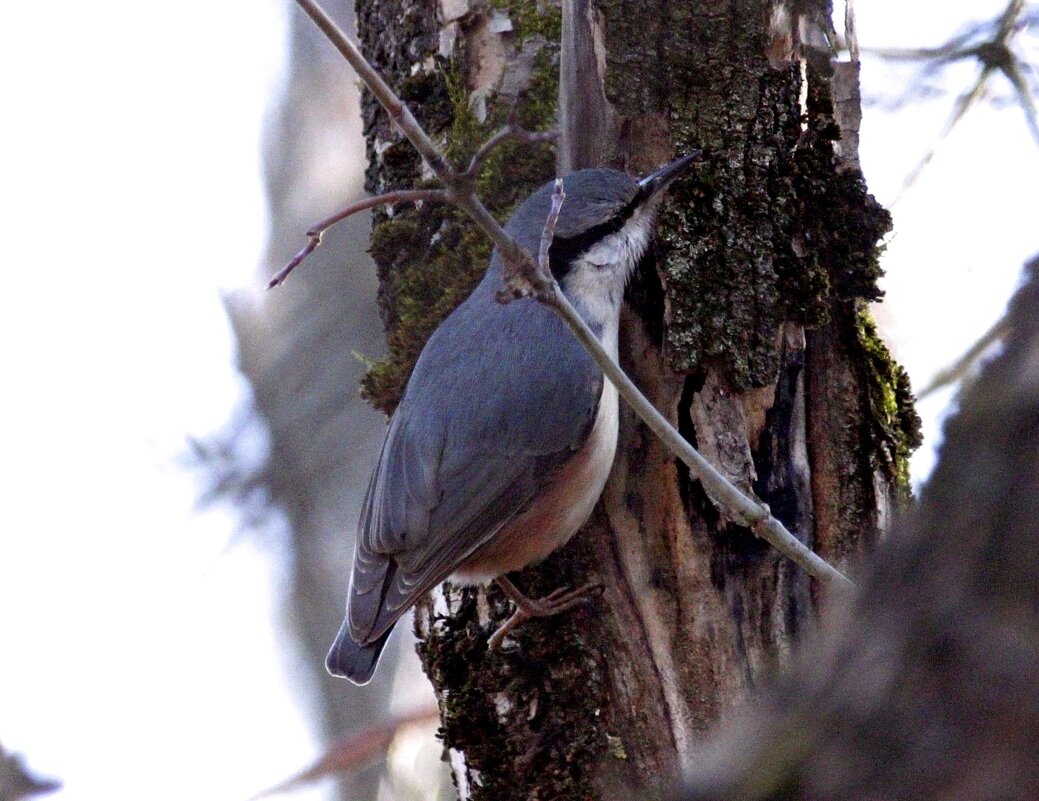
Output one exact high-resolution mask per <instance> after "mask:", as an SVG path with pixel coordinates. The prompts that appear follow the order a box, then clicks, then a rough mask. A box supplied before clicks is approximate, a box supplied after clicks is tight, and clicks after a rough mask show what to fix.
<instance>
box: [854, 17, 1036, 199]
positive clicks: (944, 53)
mask: <svg viewBox="0 0 1039 801" xmlns="http://www.w3.org/2000/svg"><path fill="white" fill-rule="evenodd" d="M1023 11H1024V0H1010V1H1009V2H1008V3H1007V6H1006V8H1004V9H1003V12H1002V13H1001V14H1000V15H999V17H998V18H997V19H995V20H992V21H990V22H987V23H983V24H981V25H976V26H973V27H972V28H970V29H969V30H967V31H966V32H964V33H961V34H959V35H957V36H954V37H953V38H951V39H949V40H948V41H947V42H945V44H943V45H940V46H938V47H927V48H919V49H913V50H904V49H897V48H896V49H876V50H871V51H869V52H871V53H873V54H875V55H878V56H880V57H881V58H887V59H893V60H903V61H930V62H932V64H931V69H935V68H938V67H940V66H944V65H947V64H951V63H953V62H956V61H962V60H965V59H976V60H977V62H978V63H979V64H980V65H981V71H980V72H979V73H978V78H977V80H976V81H975V82H974V85H973V86H972V87H971V89H970V90H969V91H967V92H964V93H963V94H962V95H960V97H959V98H957V100H956V105H955V107H954V108H953V112H952V114H951V115H950V117H949V119H948V121H947V122H946V123H945V126H944V127H943V128H942V130H941V132H940V133H939V134H938V136H937V138H936V139H935V142H934V144H933V145H931V147H930V148H929V149H928V151H927V152H926V153H925V154H924V156H923V157H922V158H921V159H920V161H919V162H918V163H917V165H916V166H915V167H914V168H913V169H912V171H910V173H909V174H908V175H907V176H906V179H905V181H904V182H903V184H902V188H901V189H900V190H899V193H898V195H897V196H896V197H895V199H894V200H893V201H892V202H891V206H895V205H896V204H897V203H898V202H899V201H901V199H902V198H903V197H904V196H905V194H906V192H908V191H909V189H911V188H912V187H913V185H914V184H915V183H916V181H917V180H918V179H919V177H920V174H921V173H922V172H923V170H924V169H925V168H926V167H927V165H928V164H930V163H931V160H932V159H933V158H934V155H935V153H936V151H937V149H938V146H939V145H940V144H941V143H942V142H943V141H944V140H945V139H946V138H947V137H948V136H949V134H951V133H952V131H953V129H955V128H956V126H957V125H958V124H959V123H960V121H961V120H962V119H963V118H964V117H965V116H966V114H967V112H968V111H970V109H971V108H973V107H974V106H975V105H976V104H977V102H978V101H979V100H980V99H981V97H982V96H983V95H984V92H985V88H986V87H987V85H988V83H989V79H990V78H991V77H992V74H993V73H994V72H996V71H997V70H998V71H999V72H1001V73H1002V74H1003V75H1004V76H1006V79H1007V81H1009V82H1010V84H1011V86H1012V87H1013V89H1014V92H1015V94H1016V95H1017V98H1018V101H1019V102H1020V104H1021V109H1022V111H1024V114H1025V122H1026V124H1027V125H1028V131H1029V133H1030V134H1031V135H1032V138H1033V139H1035V141H1036V144H1037V145H1039V114H1037V111H1036V107H1035V102H1034V101H1033V99H1032V95H1031V92H1030V91H1029V88H1028V84H1027V83H1026V81H1025V80H1024V77H1023V76H1022V74H1021V69H1020V59H1019V58H1018V57H1017V56H1016V55H1015V54H1014V52H1013V51H1012V50H1011V49H1010V43H1011V39H1012V37H1013V36H1014V35H1015V34H1017V33H1019V32H1020V31H1021V30H1023V29H1024V28H1025V27H1026V26H1027V24H1028V22H1029V21H1030V20H1031V17H1030V16H1029V15H1025V16H1022V13H1023ZM982 33H985V34H987V37H986V38H985V39H984V40H983V41H980V42H979V41H978V37H979V36H981V35H982ZM928 71H930V70H928Z"/></svg>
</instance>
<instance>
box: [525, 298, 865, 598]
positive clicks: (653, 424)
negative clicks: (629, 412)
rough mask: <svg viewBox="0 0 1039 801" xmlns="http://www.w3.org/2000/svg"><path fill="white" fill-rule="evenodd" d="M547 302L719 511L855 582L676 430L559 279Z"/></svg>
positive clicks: (843, 581)
mask: <svg viewBox="0 0 1039 801" xmlns="http://www.w3.org/2000/svg"><path fill="white" fill-rule="evenodd" d="M545 303H547V304H548V305H549V306H550V307H551V308H552V309H553V310H554V311H555V312H556V313H557V314H558V315H559V316H560V317H562V318H563V319H564V320H565V321H566V323H567V325H569V326H570V329H571V330H572V331H573V332H574V334H575V335H576V336H577V338H578V340H580V342H581V344H582V345H584V347H585V348H586V349H587V351H588V353H589V354H591V356H592V358H593V359H595V362H596V364H598V365H599V367H600V368H602V371H603V373H605V374H606V377H607V378H609V380H610V381H611V382H612V383H613V385H614V386H615V387H617V392H618V393H619V394H620V396H621V397H622V398H624V400H625V401H626V402H627V403H628V405H629V406H631V408H632V409H633V410H634V412H635V414H637V415H638V416H639V417H640V418H641V419H642V421H643V422H644V423H645V424H646V425H647V426H649V428H650V429H651V430H652V431H653V433H654V434H656V435H657V436H658V437H659V438H660V440H661V442H663V443H664V445H665V446H667V448H668V450H670V451H671V452H672V453H673V454H674V455H675V456H677V457H678V458H679V459H681V460H682V462H683V464H685V466H686V467H688V468H689V472H690V473H692V474H693V476H694V477H696V478H697V479H699V480H700V483H701V484H703V487H704V489H705V490H706V491H707V494H708V495H709V496H710V497H711V499H712V500H713V501H714V502H715V504H716V505H717V506H718V508H719V510H720V511H722V512H723V513H724V514H726V516H727V517H728V518H729V519H730V520H732V521H733V522H734V523H737V524H739V525H742V526H746V527H747V528H749V529H750V530H751V531H753V532H754V533H755V534H757V535H758V536H759V537H761V538H762V539H764V540H766V541H767V542H768V543H770V544H771V545H772V546H773V547H774V548H775V549H776V550H777V551H779V552H780V553H781V554H783V555H784V556H786V557H788V558H789V559H791V560H792V561H794V562H796V563H797V564H798V565H800V566H801V567H803V568H804V569H805V571H806V572H807V573H808V574H809V575H811V576H815V577H816V578H818V579H822V580H823V581H827V582H830V583H831V584H833V585H835V586H837V587H840V588H842V589H848V588H851V587H852V586H853V585H852V582H851V581H850V580H849V579H848V578H847V577H846V576H845V575H844V574H843V573H841V572H840V571H839V570H837V569H836V568H835V567H833V565H831V564H830V563H829V562H827V561H826V560H824V559H823V558H822V557H821V556H819V555H818V554H817V553H815V552H814V551H812V550H811V549H810V548H808V546H806V545H805V544H804V543H803V542H801V541H800V540H799V539H797V537H795V536H794V535H793V534H791V533H790V532H789V531H788V530H787V529H786V527H785V526H784V525H783V524H782V523H780V522H779V521H778V520H777V519H776V518H775V517H773V516H772V512H771V511H770V510H769V508H768V506H767V505H766V504H764V503H762V502H761V501H759V500H757V499H754V498H751V497H750V496H748V495H745V494H744V493H743V492H742V491H741V490H739V489H738V488H737V487H736V485H734V484H733V483H732V482H730V481H729V480H728V479H727V478H725V476H723V475H722V474H721V473H720V472H719V471H718V470H717V469H716V468H715V467H714V465H712V464H711V463H710V462H709V461H707V459H706V458H704V457H703V456H702V455H701V454H700V452H699V451H697V450H696V448H694V447H693V446H692V445H690V444H689V443H688V442H687V441H686V439H685V438H684V437H683V436H682V435H681V434H680V433H678V430H677V429H676V428H675V427H674V426H672V425H671V423H670V422H668V420H667V418H665V417H664V415H662V414H661V413H660V412H659V411H657V408H656V407H655V406H654V405H653V404H652V403H650V402H649V399H648V398H646V396H645V395H643V394H642V392H641V391H640V390H639V388H638V387H637V386H635V384H634V382H633V381H632V380H631V379H630V378H628V375H627V373H625V372H624V371H623V370H622V369H621V368H620V366H619V365H618V364H617V363H616V362H615V361H614V360H613V358H612V357H611V356H610V355H609V354H608V353H607V352H606V349H605V348H603V346H602V344H601V343H600V342H599V340H598V338H597V337H596V336H595V334H594V332H593V331H592V329H590V328H589V327H588V325H587V323H585V321H584V318H582V317H581V315H580V314H578V313H577V310H576V309H574V307H573V304H571V303H570V301H569V300H568V299H567V297H566V295H564V294H563V291H562V290H561V289H560V288H559V284H557V283H554V282H553V286H552V295H551V296H550V297H549V298H548V299H547V300H545Z"/></svg>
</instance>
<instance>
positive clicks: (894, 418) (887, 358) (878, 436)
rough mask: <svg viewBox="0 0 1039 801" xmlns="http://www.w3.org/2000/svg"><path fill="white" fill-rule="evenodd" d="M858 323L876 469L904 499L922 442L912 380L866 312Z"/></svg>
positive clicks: (867, 311)
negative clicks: (912, 462) (912, 459)
mask: <svg viewBox="0 0 1039 801" xmlns="http://www.w3.org/2000/svg"><path fill="white" fill-rule="evenodd" d="M857 322H858V327H857V330H858V335H859V345H860V347H861V348H862V350H863V351H864V352H865V354H866V369H867V376H866V378H867V382H868V389H869V407H870V414H869V418H868V419H869V421H870V425H871V426H872V428H873V435H872V436H871V437H870V438H869V441H870V443H871V444H872V446H873V453H872V454H871V459H872V463H873V467H874V469H879V470H881V471H883V473H884V475H886V476H887V477H888V480H889V481H890V482H891V483H892V485H893V486H894V487H895V490H896V492H897V493H898V496H899V497H900V498H902V499H905V498H908V497H909V495H910V492H911V490H910V485H909V457H910V455H911V454H912V453H913V451H914V450H916V449H917V448H918V447H920V443H921V442H922V435H921V433H920V416H919V415H918V414H917V413H916V407H915V406H914V403H913V391H912V388H911V387H910V385H909V376H908V375H907V374H906V371H905V370H904V369H903V368H902V366H901V365H900V364H898V363H897V362H896V361H895V359H894V357H893V356H892V355H891V351H889V350H888V348H887V345H885V344H884V340H883V339H882V338H881V336H880V334H879V333H878V332H877V325H876V323H875V322H874V320H873V315H872V314H870V312H869V310H868V309H867V308H865V307H863V308H862V309H861V310H860V311H859V315H858V321H857Z"/></svg>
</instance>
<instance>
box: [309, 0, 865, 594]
mask: <svg viewBox="0 0 1039 801" xmlns="http://www.w3.org/2000/svg"><path fill="white" fill-rule="evenodd" d="M296 2H297V3H298V4H299V5H300V6H301V7H302V8H303V10H304V11H306V12H307V14H308V15H309V16H310V18H311V19H313V20H314V22H315V23H317V25H318V27H319V28H320V29H321V30H322V32H324V34H325V35H326V36H327V37H328V38H329V39H330V40H331V42H332V44H334V45H335V47H336V49H338V50H339V52H340V53H342V54H343V56H344V57H345V58H346V60H347V61H348V62H349V63H350V65H351V66H352V67H353V68H354V69H355V70H356V71H357V74H358V75H359V76H360V78H361V80H362V81H363V82H364V83H365V85H366V86H367V87H368V88H369V89H370V90H371V92H372V94H373V95H374V96H375V98H376V99H377V100H378V101H379V103H380V104H381V105H382V106H383V108H385V109H386V111H387V113H389V115H390V118H391V119H392V120H393V121H394V122H395V123H396V124H397V126H398V127H399V128H400V130H401V131H402V132H403V133H404V135H405V136H406V137H407V138H408V140H409V141H410V142H411V143H412V144H413V145H414V146H415V149H416V150H418V152H419V154H420V155H421V156H422V158H423V159H424V160H425V162H426V164H428V165H429V167H430V169H432V170H433V172H434V173H435V174H436V176H437V178H439V179H440V181H441V182H442V183H443V184H444V187H445V188H444V195H445V199H446V200H447V201H449V202H451V203H453V204H454V205H455V206H457V207H458V208H460V209H462V210H463V211H465V212H466V213H468V214H469V216H470V217H471V218H472V220H473V222H475V223H476V225H477V226H478V227H479V228H480V229H481V230H482V231H483V232H484V233H486V234H487V235H488V236H489V237H490V239H491V241H492V242H493V243H494V245H495V247H496V248H497V249H498V254H499V255H500V256H501V259H502V263H503V266H504V269H503V271H502V272H503V275H502V277H503V279H504V282H505V287H506V288H505V291H504V293H501V294H500V295H499V300H501V301H503V302H504V301H508V300H510V299H513V298H518V297H533V298H535V299H536V300H538V301H540V302H541V303H544V304H545V305H547V306H548V307H549V308H551V309H553V310H554V311H555V312H556V313H557V314H558V315H559V316H560V317H562V318H563V320H564V321H565V322H566V324H567V325H568V326H569V327H570V329H571V330H572V331H573V332H574V335H575V336H576V337H577V339H578V340H579V341H580V342H581V344H582V345H584V347H585V348H586V349H587V350H588V352H589V354H590V355H591V356H592V358H594V359H595V361H596V363H597V364H598V365H599V367H600V368H601V369H602V371H603V373H604V374H605V375H606V376H607V378H609V380H610V381H611V382H612V383H613V384H614V385H615V386H616V387H617V390H618V392H619V394H620V395H621V396H622V397H623V398H624V400H625V401H627V403H628V404H630V405H631V407H632V409H633V410H634V411H635V413H636V414H637V415H638V416H639V417H640V418H641V419H642V420H643V421H644V422H645V423H646V425H648V426H649V427H650V429H652V430H653V432H654V433H656V434H657V436H659V437H660V439H661V441H663V443H664V444H665V446H667V448H668V449H669V450H670V451H671V452H672V453H674V454H675V455H676V456H677V457H678V458H679V459H681V460H682V461H683V462H684V463H685V464H686V466H687V467H688V468H689V470H690V472H691V473H692V474H693V476H695V477H696V478H697V479H699V480H700V481H701V483H702V484H703V486H704V489H705V490H706V491H707V492H708V494H709V495H710V496H711V497H712V498H713V499H714V500H715V501H716V502H717V503H719V504H720V505H721V508H722V511H723V512H726V511H727V512H728V514H729V516H730V519H732V520H733V521H734V522H736V523H738V524H740V525H745V526H747V527H748V528H750V529H751V530H752V531H754V533H755V534H757V535H758V536H761V537H763V538H764V539H765V540H767V541H768V542H770V543H771V544H772V545H773V546H774V547H775V548H776V549H777V550H779V551H780V553H782V554H784V555H785V556H787V557H789V558H790V559H792V560H793V561H795V562H796V563H797V564H799V565H800V566H801V567H803V568H804V569H805V570H806V571H807V572H808V573H809V574H810V575H812V576H815V577H816V578H819V579H822V580H825V581H829V582H831V583H832V584H835V585H837V586H841V587H850V586H852V584H851V582H850V581H849V580H848V579H847V578H846V577H845V576H844V575H843V574H842V573H841V572H840V571H838V570H837V569H836V568H835V567H833V566H832V565H830V564H828V563H827V562H826V561H825V560H824V559H822V558H821V557H820V556H819V555H818V554H815V553H813V552H812V551H811V550H810V549H809V548H808V547H806V546H805V545H804V544H803V543H802V542H801V541H800V540H798V539H797V538H796V537H795V536H794V535H793V534H791V533H790V532H789V531H787V529H786V528H785V527H784V526H783V524H782V523H780V522H779V521H778V520H776V519H775V518H774V517H773V516H772V514H771V512H770V511H769V509H768V507H767V506H766V505H765V504H763V503H761V502H759V501H757V500H755V499H753V498H751V497H749V496H747V495H745V494H744V493H743V492H742V491H741V490H739V489H738V488H737V487H736V486H735V485H733V484H732V483H731V482H729V480H728V479H726V478H725V477H724V476H723V475H722V474H721V473H720V472H718V470H716V469H715V468H714V467H713V466H712V465H711V463H710V462H708V461H707V460H706V459H705V458H704V457H703V456H701V455H700V454H699V453H698V452H697V451H696V449H695V448H693V447H692V446H691V445H690V444H689V443H688V442H686V441H685V439H684V438H683V437H682V435H681V434H680V433H679V432H678V431H677V430H676V429H675V428H674V426H672V425H671V424H670V423H669V422H668V421H667V419H666V418H665V417H664V416H663V415H662V414H660V412H658V411H657V410H656V408H655V407H654V406H653V404H652V403H650V402H649V400H647V399H646V397H645V396H644V395H643V394H642V393H641V392H640V391H639V389H638V387H636V386H635V384H634V383H633V382H632V381H631V379H630V378H628V376H627V375H626V374H625V372H624V371H623V370H622V369H621V368H620V366H619V365H618V364H617V363H616V362H615V361H614V360H613V358H612V357H611V356H610V355H609V354H608V353H607V352H606V350H605V349H604V348H603V346H602V344H601V343H600V342H599V340H598V338H596V336H595V334H594V333H592V330H591V329H590V328H589V327H588V325H587V324H586V323H585V321H584V319H583V318H582V317H581V315H580V314H578V313H577V311H576V310H575V309H574V307H573V305H571V303H570V301H569V300H567V298H566V296H565V295H564V294H563V291H562V290H561V289H560V287H559V284H558V283H557V282H556V280H555V279H554V278H553V277H552V273H551V271H550V270H547V269H545V270H542V269H540V268H539V265H538V262H536V261H535V260H534V258H533V257H532V256H531V254H530V253H528V252H527V250H526V249H525V248H523V247H522V246H520V244H519V243H518V242H516V241H515V240H514V239H513V238H512V237H510V236H509V235H508V234H507V233H505V230H504V229H503V228H502V227H501V226H500V225H499V224H498V222H497V220H495V219H494V217H492V216H491V214H490V212H488V211H487V209H486V207H485V206H484V205H483V204H482V203H481V202H480V200H479V198H477V197H476V194H475V193H474V191H473V181H472V178H471V176H467V175H466V174H465V173H458V172H455V171H453V170H452V169H451V167H450V166H449V165H448V163H447V161H446V160H445V159H444V157H443V156H442V155H441V154H440V151H439V150H437V148H436V145H434V144H433V142H432V141H431V140H430V138H429V136H428V135H427V134H426V132H425V131H423V130H422V128H421V127H420V126H419V124H418V122H417V121H416V120H415V117H414V115H413V114H412V113H411V111H410V110H409V109H408V108H407V106H405V105H404V103H403V102H402V101H401V100H400V99H399V98H398V97H397V96H396V95H395V94H394V93H393V90H392V89H390V87H389V86H388V85H387V84H386V82H385V81H383V79H382V78H381V77H380V76H379V74H378V73H377V72H376V71H375V69H374V68H373V67H372V66H371V65H370V64H369V63H368V62H367V61H366V60H365V58H364V56H363V55H361V52H360V50H358V49H357V47H356V46H355V45H354V44H353V43H352V42H351V41H350V40H349V39H347V38H346V35H345V34H343V32H342V31H341V30H339V28H338V27H337V26H336V24H335V23H334V22H333V21H332V20H331V19H329V17H328V16H327V15H326V14H325V12H324V11H323V10H322V9H321V7H320V6H319V5H318V4H317V3H315V2H314V0H296ZM499 141H503V139H499ZM481 150H485V148H481ZM477 153H478V154H479V151H477ZM562 199H563V193H562V181H561V180H559V181H557V183H556V191H555V192H554V194H553V200H552V210H551V212H550V213H549V217H548V220H546V224H545V230H544V231H543V233H542V239H541V248H540V249H539V250H541V251H544V253H543V255H542V260H543V261H544V262H546V267H547V260H548V254H547V249H548V246H549V245H551V242H552V235H553V230H554V227H555V220H556V219H558V214H559V206H560V205H561V204H562ZM546 239H547V245H546Z"/></svg>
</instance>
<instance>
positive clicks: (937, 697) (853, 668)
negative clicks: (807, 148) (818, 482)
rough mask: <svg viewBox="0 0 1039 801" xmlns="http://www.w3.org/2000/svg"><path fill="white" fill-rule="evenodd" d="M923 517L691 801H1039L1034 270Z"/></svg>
mask: <svg viewBox="0 0 1039 801" xmlns="http://www.w3.org/2000/svg"><path fill="white" fill-rule="evenodd" d="M1008 321H1009V324H1010V333H1009V335H1008V336H1007V338H1006V340H1005V342H1004V348H1003V351H1002V353H1001V354H1000V355H999V356H998V357H996V358H995V359H993V360H992V361H991V363H990V364H988V365H987V366H986V367H985V369H984V370H983V372H982V374H981V375H980V376H979V378H978V379H977V380H976V382H974V383H973V385H972V386H971V387H969V388H968V389H967V390H966V391H965V392H964V393H963V394H962V396H961V398H960V408H961V411H960V412H959V413H958V414H957V415H956V417H955V418H954V419H953V420H951V421H950V422H949V423H948V424H947V425H946V428H945V440H944V443H943V445H942V451H941V455H940V458H939V462H938V466H937V468H936V469H935V472H934V474H933V475H932V477H931V479H930V480H929V481H928V484H927V486H926V487H925V488H924V490H923V493H922V496H921V498H920V503H919V505H918V507H917V508H916V509H915V510H914V511H913V513H912V514H911V515H908V516H907V518H906V519H905V520H903V521H901V522H900V524H899V525H897V526H896V530H895V531H894V533H893V534H892V536H891V537H890V539H889V540H888V541H887V542H885V543H884V544H883V545H882V547H881V548H880V549H879V551H878V552H877V554H876V557H875V559H873V560H872V563H871V566H870V568H869V571H868V574H867V575H866V576H864V577H863V578H862V580H861V582H860V584H859V587H858V590H857V591H856V594H855V596H854V597H853V598H852V599H851V601H850V602H849V603H848V604H847V606H846V608H844V609H842V610H840V613H839V614H835V615H834V616H833V619H831V620H828V621H827V625H826V626H825V627H823V630H822V631H821V632H820V633H819V634H818V635H817V636H815V637H814V638H813V639H814V642H813V643H811V645H810V646H808V647H806V648H805V649H804V651H803V653H802V654H801V656H800V657H799V659H798V660H797V664H796V665H794V666H793V669H792V670H791V671H790V672H789V674H788V677H787V678H786V679H784V680H783V681H782V682H781V683H780V684H779V686H777V687H775V688H773V689H771V690H769V691H768V692H767V693H766V694H765V695H764V697H762V698H761V699H759V702H758V703H756V704H755V705H754V706H753V709H752V710H750V712H749V713H748V714H747V715H746V716H745V719H744V720H743V721H741V722H740V723H739V724H736V725H734V726H733V727H732V728H731V730H730V731H728V732H727V733H726V734H725V736H724V737H722V738H721V739H720V740H719V741H718V742H717V743H716V744H715V747H714V749H713V752H712V753H710V754H705V755H704V758H703V761H702V762H701V763H700V764H699V765H698V769H697V771H696V773H695V775H694V777H693V778H692V780H691V781H690V785H689V788H688V791H687V792H686V794H685V795H684V799H685V801H708V799H710V800H711V801H716V800H720V799H729V801H750V800H751V799H754V800H755V801H764V800H765V799H783V800H784V801H801V800H802V799H803V801H809V799H811V800H812V801H824V800H827V799H841V800H842V801H867V799H870V800H872V799H878V798H883V799H888V800H889V801H901V800H902V799H904V800H905V801H909V800H910V799H913V801H916V799H937V798H941V799H964V800H965V801H966V799H971V801H996V800H997V799H999V801H1026V799H1034V798H1037V797H1039V755H1037V752H1036V748H1035V743H1036V740H1037V738H1039V671H1037V670H1036V665H1037V664H1039V581H1037V580H1036V579H1037V576H1039V447H1037V444H1039V258H1037V259H1035V260H1033V262H1032V263H1031V265H1029V267H1028V268H1027V269H1026V274H1025V283H1024V285H1023V287H1022V288H1021V289H1020V290H1019V291H1018V293H1017V296H1016V298H1015V299H1014V301H1013V302H1012V304H1011V307H1010V311H1009V314H1008Z"/></svg>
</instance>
